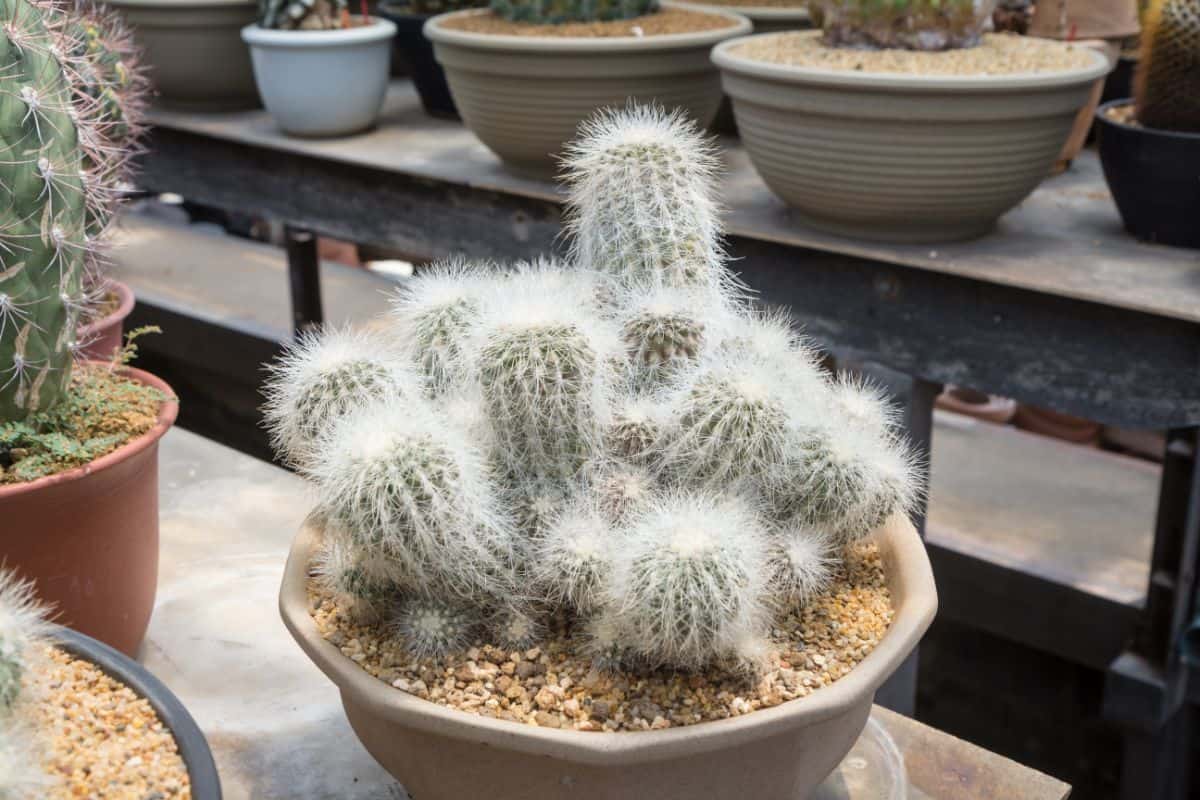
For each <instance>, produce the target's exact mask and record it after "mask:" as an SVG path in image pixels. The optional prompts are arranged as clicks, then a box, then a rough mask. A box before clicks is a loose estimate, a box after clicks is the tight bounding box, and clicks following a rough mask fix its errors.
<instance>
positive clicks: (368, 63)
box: [242, 17, 396, 136]
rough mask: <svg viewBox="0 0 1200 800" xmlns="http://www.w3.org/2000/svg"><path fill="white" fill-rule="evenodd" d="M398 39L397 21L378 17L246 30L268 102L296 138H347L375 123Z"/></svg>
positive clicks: (385, 90) (267, 104) (264, 101)
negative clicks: (341, 25)
mask: <svg viewBox="0 0 1200 800" xmlns="http://www.w3.org/2000/svg"><path fill="white" fill-rule="evenodd" d="M395 35H396V26H395V24H394V23H392V22H390V21H389V20H386V19H379V18H376V17H372V18H371V24H370V25H363V26H361V27H355V28H345V29H342V30H332V31H279V30H268V29H266V28H260V27H259V26H258V25H247V26H246V27H245V28H243V29H242V38H243V39H245V41H246V43H247V44H248V45H250V55H251V57H252V60H253V62H254V78H255V80H256V81H257V82H258V89H259V91H260V92H261V93H262V97H263V103H265V104H266V106H267V110H268V111H270V112H271V116H273V117H274V118H275V121H276V122H277V123H279V127H280V128H282V129H283V130H284V132H285V133H289V134H292V135H293V136H346V135H348V134H351V133H358V132H359V131H362V130H365V129H367V128H369V127H371V126H372V125H374V124H375V120H376V119H378V117H379V109H380V108H381V107H382V106H383V96H384V94H385V93H386V92H387V86H388V77H389V74H390V65H391V53H392V37H394V36H395Z"/></svg>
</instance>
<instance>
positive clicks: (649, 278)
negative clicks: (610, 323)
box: [564, 105, 740, 296]
mask: <svg viewBox="0 0 1200 800" xmlns="http://www.w3.org/2000/svg"><path fill="white" fill-rule="evenodd" d="M716 172H717V157H716V154H715V151H714V148H713V145H712V143H711V142H710V141H708V140H707V139H706V138H705V137H704V136H703V134H702V133H701V132H700V130H699V129H698V128H697V127H696V125H695V124H694V123H693V122H692V121H690V120H689V119H688V118H687V117H686V116H685V115H684V114H683V113H682V112H680V111H675V112H671V113H668V112H666V111H664V110H663V109H662V108H659V107H656V106H633V105H631V106H629V107H628V108H625V109H622V110H613V109H607V110H602V111H600V112H598V113H597V114H596V115H595V116H593V117H592V118H591V119H589V120H588V121H587V122H585V123H584V124H583V126H582V127H581V131H580V136H579V137H578V138H577V139H576V140H575V141H574V142H572V143H571V144H570V145H569V146H568V148H567V151H566V155H565V158H564V177H565V180H566V183H567V185H568V187H569V191H570V194H569V197H568V200H567V207H568V231H569V233H570V236H571V242H572V257H573V260H574V261H575V262H576V263H578V264H582V265H584V266H587V267H589V268H591V269H594V270H596V271H597V272H600V273H602V274H605V275H607V276H609V277H611V278H613V279H615V280H616V281H617V282H619V283H625V284H633V283H641V284H651V285H663V286H676V287H698V288H702V289H707V290H711V291H713V292H716V293H718V294H720V295H722V296H733V295H736V294H740V287H739V285H738V284H737V282H736V281H735V280H734V278H733V276H732V275H731V274H730V273H729V272H728V271H727V270H726V269H725V266H724V254H723V252H722V250H721V245H720V243H719V238H720V233H721V226H720V220H719V209H718V207H717V203H716V201H715V199H714V198H715V190H714V184H715V175H716Z"/></svg>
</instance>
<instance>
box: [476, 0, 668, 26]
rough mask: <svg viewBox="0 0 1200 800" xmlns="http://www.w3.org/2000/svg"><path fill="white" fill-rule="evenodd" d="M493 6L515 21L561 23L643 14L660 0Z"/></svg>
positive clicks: (505, 0) (528, 0)
mask: <svg viewBox="0 0 1200 800" xmlns="http://www.w3.org/2000/svg"><path fill="white" fill-rule="evenodd" d="M491 7H492V11H494V12H495V13H496V14H497V15H498V16H501V17H503V18H504V19H507V20H511V21H513V22H529V23H534V24H539V25H559V24H561V23H564V22H608V21H610V20H616V19H632V18H634V17H641V16H644V15H646V14H649V13H651V12H652V11H655V10H657V9H658V0H491Z"/></svg>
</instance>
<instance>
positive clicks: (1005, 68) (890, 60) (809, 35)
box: [730, 31, 1095, 75]
mask: <svg viewBox="0 0 1200 800" xmlns="http://www.w3.org/2000/svg"><path fill="white" fill-rule="evenodd" d="M730 52H731V53H733V54H736V55H738V56H741V57H743V58H749V59H753V60H755V61H764V62H767V63H770V64H784V65H788V66H795V67H816V68H819V69H831V70H844V71H847V72H886V73H896V74H902V75H1019V74H1029V73H1040V72H1065V71H1069V70H1075V69H1080V68H1083V67H1087V66H1089V65H1091V64H1093V63H1094V62H1095V56H1094V55H1093V51H1091V50H1088V49H1087V48H1084V47H1079V46H1077V45H1064V44H1063V43H1061V42H1055V41H1050V40H1047V39H1036V38H1033V37H1026V36H1011V35H1005V34H988V35H985V36H984V37H983V42H982V43H981V44H980V45H979V46H978V47H970V48H965V49H961V50H943V51H940V52H919V51H915V50H855V49H852V48H835V47H826V46H825V45H824V44H823V43H822V42H821V32H820V31H798V32H788V33H777V34H773V35H770V36H762V37H756V38H753V39H749V40H747V41H745V42H743V43H742V44H739V45H737V46H735V47H732V48H731V49H730Z"/></svg>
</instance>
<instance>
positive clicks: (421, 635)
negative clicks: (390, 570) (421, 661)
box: [392, 595, 483, 658]
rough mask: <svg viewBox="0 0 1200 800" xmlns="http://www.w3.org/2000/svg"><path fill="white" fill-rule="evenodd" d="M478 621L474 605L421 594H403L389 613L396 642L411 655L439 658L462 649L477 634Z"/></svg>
mask: <svg viewBox="0 0 1200 800" xmlns="http://www.w3.org/2000/svg"><path fill="white" fill-rule="evenodd" d="M482 624H483V623H482V620H481V619H480V616H479V613H478V611H477V610H476V609H475V608H474V607H472V606H470V605H467V604H464V603H461V602H457V601H455V600H451V599H447V598H443V597H432V596H425V595H414V596H412V597H407V598H405V599H404V600H403V601H401V602H400V603H399V604H398V605H397V606H396V610H395V614H394V616H393V617H392V625H393V628H394V629H395V631H396V634H397V635H398V636H399V637H400V642H401V643H402V644H403V645H404V649H405V650H406V651H407V652H408V653H409V654H410V655H412V656H413V657H414V658H442V657H444V656H446V655H449V654H450V653H455V652H458V651H460V650H465V649H466V648H467V647H469V646H470V645H471V643H472V641H473V640H474V639H475V637H477V636H478V634H479V632H480V630H481V626H482Z"/></svg>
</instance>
